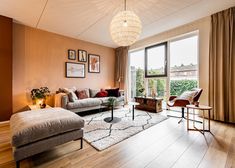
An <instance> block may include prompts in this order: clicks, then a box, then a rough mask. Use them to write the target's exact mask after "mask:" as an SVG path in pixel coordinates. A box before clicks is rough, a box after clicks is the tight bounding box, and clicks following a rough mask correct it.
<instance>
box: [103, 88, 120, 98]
mask: <svg viewBox="0 0 235 168" xmlns="http://www.w3.org/2000/svg"><path fill="white" fill-rule="evenodd" d="M106 91H107V92H108V97H119V96H120V94H119V88H116V89H106Z"/></svg>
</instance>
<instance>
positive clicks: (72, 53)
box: [68, 49, 76, 60]
mask: <svg viewBox="0 0 235 168" xmlns="http://www.w3.org/2000/svg"><path fill="white" fill-rule="evenodd" d="M68 59H69V60H76V50H72V49H69V50H68Z"/></svg>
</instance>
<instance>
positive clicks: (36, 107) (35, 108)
mask: <svg viewBox="0 0 235 168" xmlns="http://www.w3.org/2000/svg"><path fill="white" fill-rule="evenodd" d="M45 108H52V107H51V106H49V105H46V107H45ZM28 109H29V110H38V109H41V108H40V107H39V106H37V105H35V104H31V105H28Z"/></svg>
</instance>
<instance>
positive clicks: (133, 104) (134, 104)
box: [128, 102, 140, 120]
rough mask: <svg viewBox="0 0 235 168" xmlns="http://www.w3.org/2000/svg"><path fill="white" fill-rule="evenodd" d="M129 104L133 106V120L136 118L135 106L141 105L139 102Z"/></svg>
mask: <svg viewBox="0 0 235 168" xmlns="http://www.w3.org/2000/svg"><path fill="white" fill-rule="evenodd" d="M128 105H129V106H132V120H134V119H135V106H138V105H140V104H139V103H138V102H128Z"/></svg>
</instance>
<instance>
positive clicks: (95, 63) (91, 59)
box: [88, 54, 100, 73]
mask: <svg viewBox="0 0 235 168" xmlns="http://www.w3.org/2000/svg"><path fill="white" fill-rule="evenodd" d="M88 72H89V73H100V56H99V55H95V54H88Z"/></svg>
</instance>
